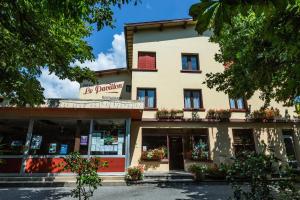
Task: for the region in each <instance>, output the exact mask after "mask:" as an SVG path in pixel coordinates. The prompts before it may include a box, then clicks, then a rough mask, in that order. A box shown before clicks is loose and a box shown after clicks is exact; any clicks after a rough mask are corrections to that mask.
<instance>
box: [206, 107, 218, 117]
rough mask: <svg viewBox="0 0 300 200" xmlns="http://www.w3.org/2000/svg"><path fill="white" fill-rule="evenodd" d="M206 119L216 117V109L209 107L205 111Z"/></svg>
mask: <svg viewBox="0 0 300 200" xmlns="http://www.w3.org/2000/svg"><path fill="white" fill-rule="evenodd" d="M206 119H208V120H210V119H216V111H215V110H214V109H209V110H208V111H207V113H206Z"/></svg>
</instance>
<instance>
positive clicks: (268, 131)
mask: <svg viewBox="0 0 300 200" xmlns="http://www.w3.org/2000/svg"><path fill="white" fill-rule="evenodd" d="M143 128H161V129H175V128H176V129H178V128H183V129H184V128H198V129H199V128H207V129H208V134H209V151H210V159H211V160H212V161H213V163H216V164H220V163H230V162H231V161H232V159H231V158H232V157H234V156H235V155H234V148H233V134H232V130H233V129H252V130H253V136H254V141H255V149H256V151H257V152H260V151H262V141H264V143H265V144H266V145H267V146H273V147H274V150H275V155H276V156H277V157H278V158H280V159H281V160H282V161H284V162H286V161H287V157H286V152H285V146H284V142H283V138H282V134H281V131H282V129H294V130H295V133H294V139H295V149H296V156H297V159H298V160H300V157H299V153H300V152H299V148H300V143H299V131H300V126H298V127H294V125H292V124H277V125H275V126H274V124H267V123H206V122H195V123H191V122H189V123H174V122H137V121H133V122H132V127H131V158H132V159H131V165H132V166H135V165H138V164H142V165H144V166H145V169H146V170H147V171H168V170H169V165H168V163H160V162H148V161H141V160H140V158H141V152H142V130H143ZM170 132H171V131H170ZM154 135H155V132H154ZM266 153H269V152H268V151H267V152H266ZM184 162H185V170H187V169H188V166H190V165H191V164H193V163H195V162H194V161H191V160H187V159H185V161H184ZM198 163H199V162H198ZM201 163H202V164H206V165H211V164H212V163H204V162H201Z"/></svg>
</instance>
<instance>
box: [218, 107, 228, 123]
mask: <svg viewBox="0 0 300 200" xmlns="http://www.w3.org/2000/svg"><path fill="white" fill-rule="evenodd" d="M215 115H216V118H217V119H219V120H220V121H223V122H224V121H229V119H230V117H231V112H230V111H229V110H224V109H220V110H216V114H215Z"/></svg>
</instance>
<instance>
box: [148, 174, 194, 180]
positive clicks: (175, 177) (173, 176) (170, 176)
mask: <svg viewBox="0 0 300 200" xmlns="http://www.w3.org/2000/svg"><path fill="white" fill-rule="evenodd" d="M144 178H145V179H154V180H178V179H191V180H192V179H193V178H194V176H193V175H192V174H190V173H170V172H166V173H151V172H148V173H145V174H144Z"/></svg>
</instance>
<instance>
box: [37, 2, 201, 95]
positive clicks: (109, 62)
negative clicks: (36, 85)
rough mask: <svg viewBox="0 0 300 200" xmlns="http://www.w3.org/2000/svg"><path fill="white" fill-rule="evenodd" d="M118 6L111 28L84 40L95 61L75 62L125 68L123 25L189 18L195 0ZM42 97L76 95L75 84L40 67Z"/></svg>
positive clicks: (107, 67) (98, 66) (77, 90)
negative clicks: (90, 47)
mask: <svg viewBox="0 0 300 200" xmlns="http://www.w3.org/2000/svg"><path fill="white" fill-rule="evenodd" d="M140 1H141V2H140V3H138V5H136V6H135V5H133V3H130V4H128V5H123V7H122V8H121V9H119V8H118V7H116V8H114V9H113V11H114V19H115V20H116V22H115V24H114V25H115V28H114V29H112V28H109V27H105V28H104V29H103V30H100V31H98V32H97V31H94V32H93V33H92V35H91V36H90V37H89V38H87V39H86V40H87V41H88V43H89V44H90V45H91V46H92V47H93V53H94V55H95V61H86V62H85V63H76V64H78V65H80V66H82V67H88V68H90V69H91V70H93V71H99V70H105V69H112V68H119V67H126V56H125V40H124V34H123V31H124V24H125V23H132V22H145V21H157V20H169V19H180V18H187V17H189V15H188V13H189V8H190V6H191V5H192V4H194V3H197V2H199V0H140ZM39 80H40V82H41V85H42V87H43V88H44V89H45V91H44V95H45V97H46V98H78V95H79V83H77V82H72V81H70V80H68V79H65V80H60V79H59V78H58V77H57V76H56V75H55V74H49V70H48V69H43V70H42V74H41V76H40V78H39Z"/></svg>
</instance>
